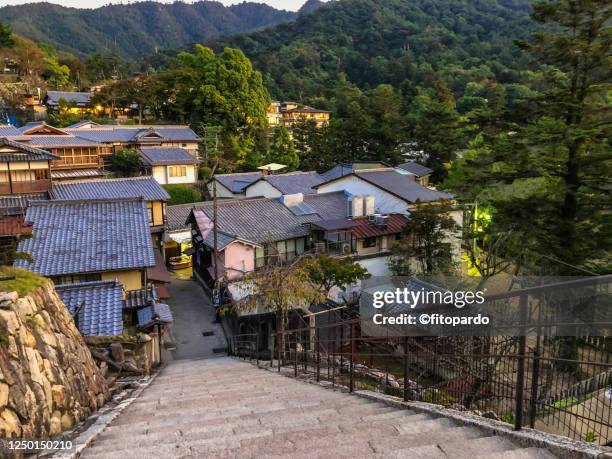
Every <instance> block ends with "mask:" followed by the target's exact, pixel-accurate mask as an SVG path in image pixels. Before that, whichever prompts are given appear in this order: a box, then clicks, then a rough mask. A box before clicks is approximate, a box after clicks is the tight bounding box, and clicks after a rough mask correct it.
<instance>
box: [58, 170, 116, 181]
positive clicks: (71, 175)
mask: <svg viewBox="0 0 612 459" xmlns="http://www.w3.org/2000/svg"><path fill="white" fill-rule="evenodd" d="M107 173H108V172H104V171H103V170H100V169H73V170H59V171H53V170H52V171H51V178H53V179H79V178H85V177H101V176H104V175H106V174H107Z"/></svg>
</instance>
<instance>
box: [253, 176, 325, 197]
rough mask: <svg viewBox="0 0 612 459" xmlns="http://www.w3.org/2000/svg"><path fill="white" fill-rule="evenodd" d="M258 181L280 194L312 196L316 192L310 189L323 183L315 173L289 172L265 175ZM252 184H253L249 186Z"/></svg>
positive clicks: (320, 177)
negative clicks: (264, 182) (267, 184)
mask: <svg viewBox="0 0 612 459" xmlns="http://www.w3.org/2000/svg"><path fill="white" fill-rule="evenodd" d="M259 180H265V181H266V182H268V183H269V184H270V185H272V186H273V187H274V188H276V189H277V190H278V191H280V192H281V193H282V194H296V193H303V194H313V193H316V190H313V189H312V187H313V186H316V185H318V184H319V183H323V182H324V181H325V179H324V178H323V177H322V176H321V175H319V174H318V173H316V172H290V173H288V174H279V175H266V176H264V177H261V178H260V179H259ZM259 180H258V181H259ZM254 184H255V182H254V183H251V184H250V185H249V186H252V185H254ZM246 188H248V186H247V187H246Z"/></svg>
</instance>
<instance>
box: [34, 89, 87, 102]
mask: <svg viewBox="0 0 612 459" xmlns="http://www.w3.org/2000/svg"><path fill="white" fill-rule="evenodd" d="M92 96H93V93H91V92H73V91H47V97H46V98H45V100H46V103H47V104H49V105H57V104H58V103H59V101H60V99H64V100H65V101H66V102H74V103H76V104H77V105H88V104H89V103H90V102H91V98H92Z"/></svg>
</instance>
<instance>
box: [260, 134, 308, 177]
mask: <svg viewBox="0 0 612 459" xmlns="http://www.w3.org/2000/svg"><path fill="white" fill-rule="evenodd" d="M266 161H267V162H268V163H279V164H284V165H285V166H287V169H286V171H294V170H296V169H297V168H298V166H299V165H300V158H299V156H298V154H297V151H296V150H295V146H294V145H293V140H291V137H290V136H289V131H287V128H286V127H285V126H277V127H276V128H274V134H273V136H272V142H271V143H270V149H269V150H268V154H267V157H266Z"/></svg>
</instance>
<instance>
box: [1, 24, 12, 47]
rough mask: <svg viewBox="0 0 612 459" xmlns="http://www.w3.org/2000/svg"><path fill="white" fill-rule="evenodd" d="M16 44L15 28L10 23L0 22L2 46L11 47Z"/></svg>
mask: <svg viewBox="0 0 612 459" xmlns="http://www.w3.org/2000/svg"><path fill="white" fill-rule="evenodd" d="M14 44H15V40H13V29H12V28H11V26H10V25H8V24H5V23H4V22H0V48H2V47H7V48H10V47H12V46H13V45H14Z"/></svg>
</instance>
